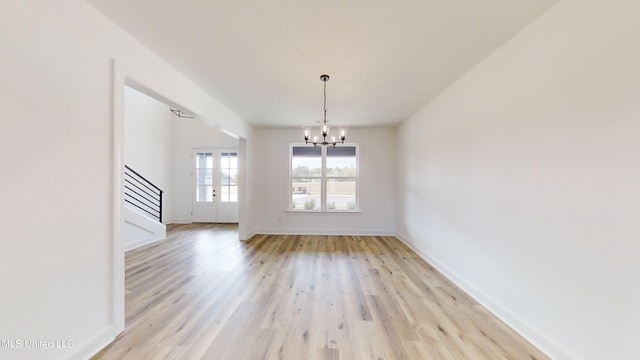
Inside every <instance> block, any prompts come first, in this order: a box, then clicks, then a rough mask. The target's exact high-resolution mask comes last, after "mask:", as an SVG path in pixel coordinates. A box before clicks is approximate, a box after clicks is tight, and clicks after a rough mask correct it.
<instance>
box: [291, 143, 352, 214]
mask: <svg viewBox="0 0 640 360" xmlns="http://www.w3.org/2000/svg"><path fill="white" fill-rule="evenodd" d="M290 169H291V176H290V181H291V191H290V210H295V211H357V210H358V201H357V200H358V197H357V190H358V157H357V145H341V146H338V147H335V148H333V147H313V146H308V145H292V146H291V167H290Z"/></svg>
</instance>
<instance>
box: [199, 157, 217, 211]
mask: <svg viewBox="0 0 640 360" xmlns="http://www.w3.org/2000/svg"><path fill="white" fill-rule="evenodd" d="M195 160H196V201H197V202H213V194H214V187H213V153H211V152H202V153H200V152H199V153H196V156H195Z"/></svg>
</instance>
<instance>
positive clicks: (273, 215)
mask: <svg viewBox="0 0 640 360" xmlns="http://www.w3.org/2000/svg"><path fill="white" fill-rule="evenodd" d="M395 136H396V134H395V129H393V128H353V129H349V139H348V140H349V141H350V142H353V143H358V144H359V145H360V147H359V151H360V154H359V160H360V163H359V165H360V169H359V175H360V183H359V191H360V199H359V202H360V210H361V212H360V213H340V214H332V213H325V214H319V213H299V212H287V210H288V206H289V186H290V185H289V144H291V143H300V142H304V139H303V138H302V130H300V129H256V130H255V134H254V142H253V146H254V147H253V159H252V164H253V166H252V167H251V170H250V171H252V173H253V174H252V179H253V194H252V197H251V206H250V209H251V210H252V212H253V213H252V216H253V224H255V228H253V230H254V231H255V232H257V233H282V234H393V233H394V232H395V190H394V189H395Z"/></svg>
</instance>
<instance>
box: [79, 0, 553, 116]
mask: <svg viewBox="0 0 640 360" xmlns="http://www.w3.org/2000/svg"><path fill="white" fill-rule="evenodd" d="M88 2H89V3H90V4H92V5H93V6H94V7H96V8H97V9H98V10H100V11H101V12H103V13H104V14H105V15H106V16H107V17H109V18H110V19H111V20H112V21H114V22H115V23H116V24H118V25H119V26H121V27H122V28H123V29H124V30H126V31H127V32H128V33H130V34H131V35H132V36H134V37H135V38H137V39H138V40H139V41H140V42H141V43H143V44H144V45H145V46H147V47H148V48H150V49H151V50H152V51H154V52H155V53H157V54H158V55H159V56H160V57H162V58H163V59H165V60H166V61H167V62H168V63H170V64H171V65H173V66H174V67H175V68H176V69H178V70H179V71H181V72H182V73H183V74H185V75H186V76H187V77H189V78H190V79H191V80H193V81H194V82H195V83H196V84H198V85H199V86H200V87H202V88H203V89H204V90H206V91H207V92H209V93H210V94H211V95H212V96H213V97H215V98H216V99H218V100H219V101H220V102H222V103H223V104H225V105H226V106H227V107H228V108H229V109H231V110H232V111H233V112H235V113H236V114H238V115H239V116H240V117H242V118H243V119H245V120H246V121H247V122H249V123H251V124H253V125H254V126H258V127H285V126H286V127H288V126H303V125H308V124H312V123H314V122H315V121H318V120H320V119H322V82H321V81H320V79H319V77H320V75H322V74H324V73H326V74H329V75H330V76H331V80H330V81H329V82H328V83H327V108H328V111H327V119H328V121H329V123H330V124H334V125H338V124H341V125H348V126H386V125H394V124H397V123H399V122H400V121H403V120H405V119H407V118H408V117H409V116H410V115H412V114H413V113H414V112H416V111H417V110H418V109H420V108H421V107H422V106H424V105H425V104H427V103H428V102H429V101H430V100H431V99H433V98H434V97H435V96H436V95H437V94H438V93H440V92H441V91H442V90H444V89H445V88H446V87H447V86H448V85H449V84H451V83H452V82H453V81H455V80H456V79H458V78H459V77H460V76H461V75H462V74H464V73H465V72H466V71H468V70H469V69H470V68H471V67H473V65H475V64H477V63H478V62H479V61H481V60H482V59H483V58H485V57H486V56H487V55H489V54H490V53H491V52H492V51H494V50H495V49H496V48H498V47H499V46H500V45H501V44H503V43H504V42H505V41H506V40H508V39H509V38H510V37H512V36H513V35H515V34H516V33H517V32H518V31H520V30H521V29H522V28H524V27H525V26H526V25H527V24H529V23H530V22H531V21H532V20H534V19H535V18H536V17H538V16H539V15H541V14H542V13H543V12H544V11H545V10H547V9H548V8H550V7H551V6H552V5H553V4H555V3H556V2H557V0H482V1H480V0H395V1H389V0H323V1H318V0H226V1H225V0H207V1H205V0H182V1H157V0H88Z"/></svg>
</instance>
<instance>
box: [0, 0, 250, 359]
mask: <svg viewBox="0 0 640 360" xmlns="http://www.w3.org/2000/svg"><path fill="white" fill-rule="evenodd" d="M0 40H2V56H0V78H2V81H3V86H1V87H0V108H2V111H3V114H2V121H1V122H0V137H1V138H2V141H0V159H1V160H2V166H3V169H4V170H6V171H4V172H3V176H2V177H0V199H2V202H3V204H10V206H3V207H2V209H1V210H0V219H2V220H0V233H1V234H2V238H3V239H4V240H6V241H3V249H2V251H1V252H0V282H2V284H3V287H4V289H6V291H4V292H3V296H2V297H0V319H2V326H0V339H2V340H3V341H5V340H12V339H13V340H21V339H33V340H42V341H49V340H56V339H59V340H62V341H64V344H73V346H72V347H71V348H70V347H62V346H59V347H54V348H48V347H47V348H45V347H40V348H33V347H32V348H26V347H24V346H23V347H22V348H7V347H3V348H1V349H0V358H10V359H14V360H20V359H58V358H64V359H86V358H89V357H90V356H91V355H93V353H95V352H97V351H98V350H100V348H101V347H103V346H105V345H106V344H107V343H108V342H110V341H111V340H112V339H113V338H114V337H115V336H116V335H117V334H118V332H119V331H120V330H121V329H120V328H119V326H120V325H119V323H118V321H120V320H117V319H119V314H118V313H117V312H116V310H114V309H116V308H117V305H116V304H117V302H118V301H117V298H116V296H117V294H118V291H119V290H116V288H115V287H114V282H115V280H114V279H116V278H118V276H119V275H118V274H121V271H123V270H124V269H118V268H115V265H114V264H115V262H116V261H115V260H114V257H116V256H118V255H116V254H115V253H114V248H117V246H116V243H115V242H116V241H117V239H118V238H119V235H118V234H115V233H114V217H115V213H116V210H115V207H114V202H115V201H114V182H115V181H114V179H116V178H117V177H118V175H117V173H115V172H114V163H116V160H115V158H114V153H115V149H114V143H115V142H116V141H115V139H114V136H115V135H114V103H117V102H118V101H119V100H118V99H115V98H114V93H115V91H114V82H115V81H114V79H115V75H114V59H116V61H117V63H118V64H120V65H121V68H122V71H123V72H124V74H125V76H127V78H128V79H129V78H131V79H133V80H135V81H136V82H137V83H140V84H143V85H146V86H147V87H149V88H151V89H153V90H154V91H157V92H158V93H161V94H163V95H164V96H165V97H166V98H169V99H174V100H175V101H176V102H178V103H180V104H181V105H183V106H184V107H185V108H186V109H189V110H191V111H194V112H196V113H198V114H200V115H202V116H203V117H206V118H207V119H211V120H213V121H215V122H216V123H217V125H218V126H220V127H223V128H226V129H228V130H229V131H231V132H233V133H235V134H236V135H237V136H240V137H244V136H246V133H247V132H248V131H249V130H250V128H251V127H250V126H249V125H248V124H246V123H245V122H244V121H242V119H241V118H239V117H238V116H237V115H235V114H234V113H232V112H231V111H229V110H228V109H227V108H225V107H224V106H223V105H221V104H220V103H219V102H218V101H217V100H216V99H213V98H211V97H210V96H209V95H207V94H206V93H205V92H204V91H203V90H202V89H201V88H199V87H198V86H196V85H195V84H194V83H193V82H192V81H190V80H189V79H187V78H186V77H185V76H184V75H182V74H181V73H179V72H178V71H177V70H176V69H175V68H173V67H172V66H170V65H169V64H167V63H166V62H164V61H163V60H162V59H160V58H159V57H158V56H157V55H155V54H153V53H152V52H150V51H149V50H148V49H147V48H146V47H144V46H143V45H141V44H140V43H139V42H137V41H136V40H135V39H133V38H132V37H131V36H129V35H128V34H126V33H125V32H124V31H122V29H120V28H119V27H117V26H116V25H114V24H113V23H112V22H110V21H109V20H108V19H106V18H105V17H104V16H103V15H102V14H100V13H99V12H98V11H96V10H95V9H94V8H92V7H91V6H89V5H88V4H87V3H86V2H85V1H83V0H59V1H47V0H9V1H5V2H3V11H2V12H0ZM120 291H122V293H124V289H120ZM122 317H123V314H122Z"/></svg>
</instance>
